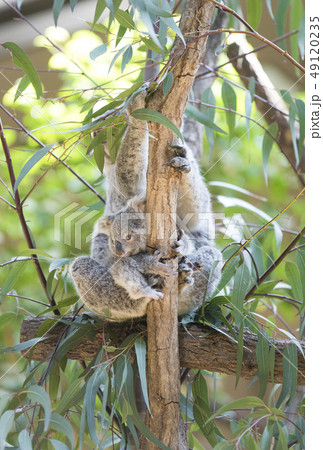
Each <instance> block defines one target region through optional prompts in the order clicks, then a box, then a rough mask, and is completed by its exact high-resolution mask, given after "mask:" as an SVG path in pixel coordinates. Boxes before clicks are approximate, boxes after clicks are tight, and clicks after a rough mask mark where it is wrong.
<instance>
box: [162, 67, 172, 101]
mask: <svg viewBox="0 0 323 450" xmlns="http://www.w3.org/2000/svg"><path fill="white" fill-rule="evenodd" d="M173 80H174V75H173V72H168V74H167V75H166V77H165V79H164V81H163V94H164V97H166V95H167V94H168V91H169V90H170V88H171V87H172V84H173Z"/></svg>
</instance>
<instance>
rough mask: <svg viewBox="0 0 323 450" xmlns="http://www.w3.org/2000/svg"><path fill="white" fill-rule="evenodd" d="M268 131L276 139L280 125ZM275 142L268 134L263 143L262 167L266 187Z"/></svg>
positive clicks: (269, 127) (272, 125)
mask: <svg viewBox="0 0 323 450" xmlns="http://www.w3.org/2000/svg"><path fill="white" fill-rule="evenodd" d="M267 129H268V131H269V133H271V134H272V135H273V136H274V137H276V135H277V131H278V125H277V123H276V122H275V123H272V124H271V125H269V126H268V128H267ZM274 142H275V141H274V140H273V138H272V137H271V136H270V135H269V134H268V133H265V134H264V137H263V141H262V165H263V169H264V177H265V182H266V185H268V172H267V167H268V159H269V155H270V152H271V149H272V147H273V144H274Z"/></svg>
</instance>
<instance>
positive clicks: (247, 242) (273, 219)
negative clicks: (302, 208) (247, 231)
mask: <svg viewBox="0 0 323 450" xmlns="http://www.w3.org/2000/svg"><path fill="white" fill-rule="evenodd" d="M304 191H305V188H303V189H302V190H301V192H299V193H298V194H297V195H296V197H294V198H293V200H291V201H290V202H289V203H288V205H287V206H285V208H283V209H282V210H281V211H280V212H279V213H278V214H277V215H276V216H275V217H273V218H272V219H271V220H270V221H269V222H267V223H266V224H265V225H264V226H262V227H261V228H259V229H258V230H257V231H256V232H255V233H254V234H253V235H252V236H251V238H249V239H247V240H246V241H245V242H244V243H243V244H241V247H240V248H239V249H238V250H237V251H236V252H234V253H233V255H231V256H230V258H229V259H228V260H227V261H226V263H225V264H224V266H223V268H225V267H226V266H227V265H228V263H229V261H231V259H232V258H234V257H235V256H237V255H238V254H239V253H240V252H241V250H242V249H243V248H244V247H245V246H246V245H248V244H249V243H250V242H251V241H252V240H253V239H254V238H255V237H256V236H258V234H260V233H261V232H262V231H263V230H265V229H266V228H267V227H268V226H269V225H271V224H272V223H273V222H275V220H277V219H278V218H279V217H281V216H282V214H284V212H286V211H287V210H288V208H289V207H290V206H291V205H292V204H293V203H294V202H296V200H298V198H299V197H300V196H301V195H303V193H304ZM302 231H305V228H303V230H302ZM295 239H296V238H295ZM295 239H294V241H295ZM294 241H293V242H294ZM281 256H282V255H281ZM285 256H286V255H284V257H285ZM278 259H279V258H278ZM274 264H275V263H274ZM274 268H275V267H274ZM274 268H273V269H274ZM273 269H272V270H273ZM261 278H262V277H260V280H261ZM255 289H256V288H255ZM248 294H249V293H248Z"/></svg>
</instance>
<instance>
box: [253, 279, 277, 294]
mask: <svg viewBox="0 0 323 450" xmlns="http://www.w3.org/2000/svg"><path fill="white" fill-rule="evenodd" d="M278 283H279V281H265V282H264V283H262V284H261V285H259V286H258V287H257V290H256V294H268V293H269V292H271V291H273V290H274V289H275V287H276V285H277V284H278Z"/></svg>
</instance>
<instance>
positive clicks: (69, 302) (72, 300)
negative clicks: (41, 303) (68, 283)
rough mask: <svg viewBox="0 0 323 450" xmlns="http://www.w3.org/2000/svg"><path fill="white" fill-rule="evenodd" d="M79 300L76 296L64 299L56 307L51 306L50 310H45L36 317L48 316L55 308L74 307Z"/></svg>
mask: <svg viewBox="0 0 323 450" xmlns="http://www.w3.org/2000/svg"><path fill="white" fill-rule="evenodd" d="M78 300H79V296H78V295H72V296H71V297H68V298H66V299H65V300H61V301H60V302H58V303H57V305H56V306H51V307H50V308H46V309H45V311H43V312H41V313H40V314H38V316H37V317H39V316H43V315H44V314H48V313H49V312H51V311H55V309H57V308H66V307H67V306H71V305H75V303H76V302H77V301H78Z"/></svg>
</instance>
